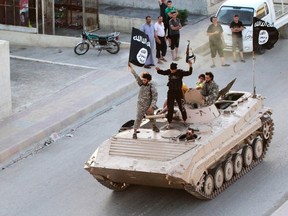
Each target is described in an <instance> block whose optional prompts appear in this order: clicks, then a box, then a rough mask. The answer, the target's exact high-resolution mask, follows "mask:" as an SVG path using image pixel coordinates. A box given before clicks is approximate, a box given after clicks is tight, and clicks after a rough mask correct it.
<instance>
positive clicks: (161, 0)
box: [159, 0, 168, 37]
mask: <svg viewBox="0 0 288 216" xmlns="http://www.w3.org/2000/svg"><path fill="white" fill-rule="evenodd" d="M159 7H160V16H162V18H163V23H164V27H165V28H164V30H165V37H166V34H167V30H168V19H167V17H166V13H165V10H166V8H167V3H166V0H159Z"/></svg>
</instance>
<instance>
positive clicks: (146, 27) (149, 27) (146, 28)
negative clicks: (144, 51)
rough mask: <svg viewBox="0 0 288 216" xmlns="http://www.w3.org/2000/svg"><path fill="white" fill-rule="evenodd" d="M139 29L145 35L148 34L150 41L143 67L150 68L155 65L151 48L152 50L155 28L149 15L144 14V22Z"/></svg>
mask: <svg viewBox="0 0 288 216" xmlns="http://www.w3.org/2000/svg"><path fill="white" fill-rule="evenodd" d="M140 30H141V31H142V32H144V33H145V34H146V35H148V38H149V41H150V48H151V53H150V55H149V56H148V57H147V59H146V62H145V64H144V68H147V69H150V68H151V66H155V64H154V58H153V50H154V46H155V45H154V44H155V29H154V25H153V23H152V18H151V16H146V22H145V24H143V25H142V26H141V27H140Z"/></svg>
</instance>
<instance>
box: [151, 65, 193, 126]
mask: <svg viewBox="0 0 288 216" xmlns="http://www.w3.org/2000/svg"><path fill="white" fill-rule="evenodd" d="M188 65H189V70H188V71H184V70H182V69H177V64H176V63H171V65H170V69H168V70H161V69H160V68H159V67H156V68H155V69H156V70H157V73H158V74H161V75H166V76H168V77H169V81H168V83H167V86H168V92H167V106H168V115H167V120H168V125H167V129H170V128H171V127H170V124H171V122H172V118H173V113H174V101H175V100H176V102H177V104H178V107H179V110H180V112H181V115H182V119H183V121H184V124H185V125H186V119H187V113H186V109H185V100H184V95H183V91H182V85H183V82H182V79H183V77H184V76H190V75H191V74H192V71H193V68H192V61H189V62H188Z"/></svg>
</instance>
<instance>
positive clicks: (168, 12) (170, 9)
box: [165, 1, 178, 47]
mask: <svg viewBox="0 0 288 216" xmlns="http://www.w3.org/2000/svg"><path fill="white" fill-rule="evenodd" d="M172 12H176V13H177V15H178V10H177V9H176V8H175V7H174V6H173V4H172V1H167V8H166V9H165V15H166V21H167V27H168V35H167V38H168V44H169V47H170V46H171V38H170V25H169V21H170V19H171V18H172Z"/></svg>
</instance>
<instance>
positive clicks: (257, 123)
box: [84, 90, 274, 199]
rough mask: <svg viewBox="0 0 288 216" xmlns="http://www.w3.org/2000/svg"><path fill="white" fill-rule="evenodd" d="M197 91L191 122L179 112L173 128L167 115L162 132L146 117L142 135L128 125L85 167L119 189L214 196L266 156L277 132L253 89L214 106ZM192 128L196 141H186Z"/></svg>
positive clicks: (191, 103) (190, 108) (192, 96)
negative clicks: (134, 187)
mask: <svg viewBox="0 0 288 216" xmlns="http://www.w3.org/2000/svg"><path fill="white" fill-rule="evenodd" d="M195 94H196V95H195ZM197 94H198V93H197V92H194V91H192V90H191V91H188V92H187V93H186V94H185V99H186V102H187V104H186V105H185V106H186V110H187V114H188V119H187V121H186V123H188V126H187V124H186V125H184V124H183V121H181V118H180V115H178V113H176V114H175V120H174V121H173V122H172V124H171V126H172V128H171V129H169V130H167V129H165V124H166V123H167V122H166V119H165V118H159V119H157V121H156V123H157V125H158V126H160V132H159V133H156V132H154V131H152V130H151V125H150V123H149V120H148V119H146V120H144V121H143V123H142V125H141V128H140V129H139V133H138V135H137V136H138V139H132V134H133V129H132V127H131V128H129V127H124V128H122V130H121V131H120V132H119V133H117V134H116V135H114V136H112V137H111V138H110V139H108V140H106V141H105V142H104V143H102V144H101V145H100V146H99V148H98V149H97V150H96V151H95V152H94V154H93V155H92V156H91V158H90V159H89V160H88V161H87V162H86V163H85V167H84V168H85V169H86V170H87V171H89V172H90V173H91V174H92V175H93V176H94V177H95V178H96V179H97V180H98V181H99V182H100V183H101V184H103V185H104V186H106V187H108V188H110V189H113V190H116V191H121V190H124V189H125V188H126V187H128V186H129V185H131V184H136V185H149V186H157V187H167V188H177V189H185V190H186V191H188V192H189V193H191V194H192V195H194V196H195V197H197V198H200V199H213V198H214V197H215V196H217V195H218V194H219V193H221V192H222V191H223V190H224V189H225V188H227V187H228V186H230V185H231V184H233V182H235V181H236V180H237V179H239V178H240V177H241V176H242V175H244V174H245V173H247V172H248V171H250V170H251V169H252V168H253V167H255V166H256V165H257V164H259V163H260V162H261V161H262V160H263V158H264V155H265V153H266V151H267V148H268V145H269V143H270V141H271V138H272V135H273V130H274V125H273V121H272V118H271V114H272V110H271V109H270V108H267V107H265V106H264V103H263V102H264V98H263V97H262V96H261V95H252V94H251V93H249V92H236V91H233V92H229V93H227V94H226V95H225V96H224V97H223V98H221V99H219V100H218V101H217V102H216V103H215V104H213V105H211V106H201V103H200V102H199V101H194V99H195V98H197ZM126 126H127V125H126ZM188 127H189V128H193V130H194V132H195V134H196V136H195V138H194V139H192V140H189V139H186V131H187V128H188Z"/></svg>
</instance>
